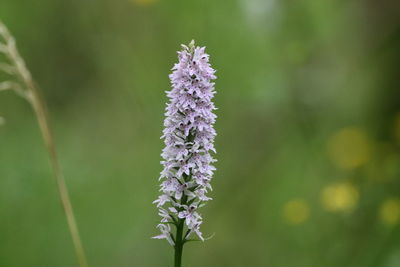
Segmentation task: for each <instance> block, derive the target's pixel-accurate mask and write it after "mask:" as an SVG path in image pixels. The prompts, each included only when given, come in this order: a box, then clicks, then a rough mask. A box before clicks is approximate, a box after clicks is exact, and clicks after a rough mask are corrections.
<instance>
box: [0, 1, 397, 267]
mask: <svg viewBox="0 0 400 267" xmlns="http://www.w3.org/2000/svg"><path fill="white" fill-rule="evenodd" d="M399 18H400V4H399V2H398V1H396V0H392V1H390V0H383V1H373V0H365V1H362V0H350V1H343V0H325V1H316V0H226V1H218V0H201V1H183V0H169V1H167V0H97V1H94V0H85V1H78V0H69V1H66V0H41V1H29V0H1V2H0V19H2V20H3V21H4V22H5V23H6V24H7V25H8V27H9V28H10V30H11V32H12V33H13V34H14V36H15V37H16V39H17V43H18V46H19V49H20V52H21V54H22V55H23V57H24V58H25V60H26V62H27V65H28V67H29V68H30V70H31V71H32V73H33V76H34V77H35V79H36V81H37V83H38V84H39V85H40V87H41V88H42V91H43V95H44V96H45V98H46V100H47V102H48V106H49V110H50V116H51V122H52V126H53V129H54V132H55V136H56V141H57V145H58V150H59V154H60V160H61V164H62V167H63V170H64V173H65V176H66V179H67V183H68V186H69V189H70V193H71V197H72V202H73V204H74V209H75V212H76V216H77V220H78V224H79V227H80V231H81V235H82V239H83V242H84V245H85V248H86V252H87V254H88V258H89V262H90V263H91V266H96V267H97V266H104V267H110V266H118V267H119V266H172V255H173V250H172V248H171V247H170V246H169V245H168V244H167V242H166V241H157V240H152V239H150V237H151V236H153V235H155V234H157V233H158V232H157V230H156V229H155V226H156V224H157V223H158V221H159V217H158V216H157V210H156V208H155V206H154V205H153V204H151V202H152V201H153V200H154V199H156V197H157V195H158V186H159V181H158V180H157V179H158V176H159V172H160V171H161V166H160V163H159V161H160V152H161V149H162V148H163V142H162V140H160V138H159V137H160V136H161V131H162V123H163V119H164V115H163V112H164V108H165V102H166V101H167V98H166V96H165V92H164V91H166V90H169V80H168V74H169V73H170V68H171V67H172V65H173V63H174V62H176V61H177V59H176V51H177V50H178V49H180V46H179V45H180V44H181V43H188V42H189V41H190V40H191V39H195V40H196V41H197V43H198V44H199V45H205V46H207V51H208V53H209V54H210V55H211V62H212V64H213V66H214V68H216V69H217V75H218V77H219V78H218V80H217V81H216V90H217V92H218V93H217V96H216V98H215V103H216V105H217V107H218V108H219V110H218V111H217V115H218V117H219V118H218V121H217V124H216V129H217V131H218V137H217V140H216V148H217V150H218V154H217V158H218V160H219V162H218V163H217V168H218V170H217V172H216V175H215V177H214V180H213V187H214V191H213V192H212V197H213V199H214V200H213V201H211V202H210V203H209V205H208V206H206V207H205V208H203V214H204V218H205V221H204V226H203V232H204V234H205V236H209V235H211V234H213V233H215V236H214V237H213V239H211V240H209V241H207V242H205V243H189V244H188V245H187V246H186V247H185V251H184V266H192V267H203V266H232V267H236V266H237V267H244V266H279V267H281V266H282V267H286V266H290V267H292V266H296V267H311V266H316V267H320V266H324V267H337V266H340V267H342V266H355V267H356V266H362V267H370V266H371V267H372V266H377V267H381V266H382V267H397V266H400V226H399V225H400V90H399V86H398V85H399V82H398V78H399V66H398V62H399V60H400V50H399V47H400V19H399ZM1 77H4V76H1ZM0 116H1V117H3V118H4V121H3V120H2V122H3V123H2V124H3V125H2V126H1V127H0V266H1V267H19V266H23V267H26V266H29V267H31V266H32V267H33V266H40V267H44V266H46V267H47V266H49V267H53V266H57V267H64V266H66V267H70V266H76V259H75V255H74V251H73V247H72V242H71V238H70V236H69V233H68V228H67V224H66V221H65V218H64V214H63V212H62V209H61V205H60V203H59V199H58V195H57V191H56V186H55V182H54V179H53V177H52V173H51V168H50V165H49V160H48V158H47V154H46V151H45V149H44V146H43V142H42V140H41V136H40V132H39V130H38V127H37V124H36V121H35V118H34V116H33V113H32V111H31V108H30V106H29V105H28V104H27V103H26V102H25V101H24V100H22V99H20V98H19V97H17V96H15V94H14V93H12V92H2V93H1V94H0Z"/></svg>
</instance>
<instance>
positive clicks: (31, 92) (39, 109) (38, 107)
mask: <svg viewBox="0 0 400 267" xmlns="http://www.w3.org/2000/svg"><path fill="white" fill-rule="evenodd" d="M0 36H1V37H2V38H3V39H4V40H5V42H6V44H5V45H3V44H1V45H0V52H3V53H4V54H5V55H6V56H7V58H8V59H9V60H10V63H11V64H13V65H14V66H11V67H13V68H15V74H16V75H17V76H18V78H19V80H20V82H21V83H22V84H23V87H24V89H23V88H22V87H21V86H19V85H18V84H16V83H12V82H4V83H2V84H3V86H4V88H5V89H13V90H14V91H15V92H17V93H18V94H19V95H21V96H23V97H24V98H26V99H27V100H28V101H29V103H30V104H31V105H32V107H33V110H34V112H35V115H36V118H37V121H38V124H39V128H40V130H41V133H42V136H43V140H44V143H45V145H46V148H47V151H48V154H49V158H50V162H51V165H52V168H53V172H54V177H55V179H56V182H57V187H58V192H59V196H60V200H61V204H62V206H63V208H64V212H65V215H66V218H67V223H68V227H69V231H70V233H71V236H72V240H73V243H74V246H75V252H76V255H77V258H78V261H79V265H80V266H81V267H87V266H88V264H87V260H86V256H85V252H84V249H83V245H82V242H81V238H80V235H79V231H78V226H77V224H76V220H75V216H74V212H73V209H72V204H71V200H70V197H69V193H68V189H67V186H66V183H65V179H64V176H63V173H62V171H61V167H60V163H59V161H58V157H57V151H56V146H55V142H54V138H53V135H52V132H51V129H50V126H49V120H48V116H47V111H46V105H45V101H43V99H42V98H41V96H40V94H39V90H38V88H37V87H36V85H35V83H34V81H33V79H32V76H31V73H30V72H29V70H28V69H27V67H26V65H25V62H24V60H23V59H22V57H21V56H20V55H19V53H18V50H17V47H16V44H15V39H14V38H13V37H12V35H11V34H10V33H9V31H8V29H7V28H6V26H5V25H4V24H3V23H2V22H1V21H0Z"/></svg>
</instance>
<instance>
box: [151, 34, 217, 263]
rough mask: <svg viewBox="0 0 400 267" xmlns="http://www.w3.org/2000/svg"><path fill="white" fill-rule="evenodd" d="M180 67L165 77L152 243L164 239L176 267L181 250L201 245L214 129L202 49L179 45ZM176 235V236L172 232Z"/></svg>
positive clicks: (210, 82)
mask: <svg viewBox="0 0 400 267" xmlns="http://www.w3.org/2000/svg"><path fill="white" fill-rule="evenodd" d="M178 59H179V62H178V63H177V64H175V65H174V67H173V68H172V70H173V72H172V74H171V75H170V76H169V77H170V80H171V84H172V90H170V91H168V92H167V96H168V98H169V103H168V106H167V108H166V113H165V115H166V118H165V121H164V126H165V129H164V131H163V136H162V138H164V142H165V148H164V150H163V151H162V154H161V156H162V158H163V161H161V163H162V165H163V167H164V169H163V170H162V172H161V176H160V180H162V183H161V186H160V187H161V188H160V191H161V195H160V196H159V198H158V199H157V200H155V201H154V203H156V204H157V207H158V208H159V215H160V216H161V222H160V224H158V226H157V228H158V229H159V230H160V231H161V234H160V235H157V236H155V237H154V238H156V239H166V240H167V241H168V242H169V244H171V245H172V246H173V247H174V249H175V267H179V266H181V262H182V251H183V245H184V244H185V243H186V242H188V241H191V240H201V241H204V238H203V236H202V233H201V231H200V226H201V224H202V222H203V219H202V217H201V215H200V214H199V208H201V207H203V206H204V205H205V203H206V202H207V201H208V200H210V199H211V198H210V197H207V193H208V192H209V191H210V190H212V188H211V185H210V181H211V178H212V176H213V173H214V171H215V167H214V166H213V163H214V162H215V161H216V160H215V159H214V158H213V156H212V154H213V153H215V152H216V151H215V148H214V138H215V136H216V132H215V130H214V128H213V125H214V123H215V119H216V115H215V114H214V113H213V111H214V110H215V109H216V108H215V106H214V103H213V102H212V98H213V97H214V94H215V90H214V83H213V80H214V79H216V76H215V75H214V73H215V70H214V69H212V68H211V65H210V63H209V55H208V54H206V53H205V47H198V46H195V44H194V41H192V42H191V43H190V44H189V45H188V46H186V45H182V50H181V51H179V52H178ZM173 230H175V231H173Z"/></svg>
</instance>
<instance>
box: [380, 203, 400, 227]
mask: <svg viewBox="0 0 400 267" xmlns="http://www.w3.org/2000/svg"><path fill="white" fill-rule="evenodd" d="M380 218H381V220H382V222H383V223H385V224H389V225H393V224H397V223H399V221H400V200H399V199H396V198H390V199H387V200H385V201H384V202H383V204H382V205H381V208H380Z"/></svg>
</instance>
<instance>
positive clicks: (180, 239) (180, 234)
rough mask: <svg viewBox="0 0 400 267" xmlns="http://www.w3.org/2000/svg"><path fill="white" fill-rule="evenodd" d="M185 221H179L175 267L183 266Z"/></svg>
mask: <svg viewBox="0 0 400 267" xmlns="http://www.w3.org/2000/svg"><path fill="white" fill-rule="evenodd" d="M184 222H185V220H184V219H179V222H178V225H177V227H176V238H175V264H174V267H181V266H182V251H183V244H184V242H183V226H184Z"/></svg>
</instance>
